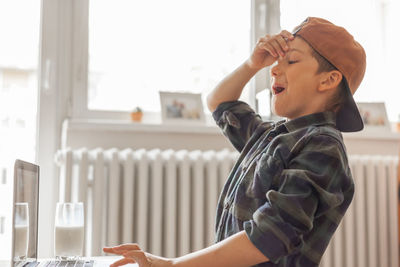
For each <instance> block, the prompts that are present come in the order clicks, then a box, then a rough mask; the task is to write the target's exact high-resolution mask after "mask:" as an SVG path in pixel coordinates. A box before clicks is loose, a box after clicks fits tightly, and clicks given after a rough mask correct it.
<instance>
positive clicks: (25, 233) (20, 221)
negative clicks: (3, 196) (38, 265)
mask: <svg viewBox="0 0 400 267" xmlns="http://www.w3.org/2000/svg"><path fill="white" fill-rule="evenodd" d="M14 216H15V217H14V230H15V231H14V233H15V238H14V240H15V241H14V260H15V261H20V260H23V259H25V258H26V257H27V254H28V243H29V208H28V203H27V202H17V203H15V215H14Z"/></svg>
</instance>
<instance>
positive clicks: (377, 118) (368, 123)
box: [357, 102, 391, 131]
mask: <svg viewBox="0 0 400 267" xmlns="http://www.w3.org/2000/svg"><path fill="white" fill-rule="evenodd" d="M357 107H358V110H359V111H360V115H361V118H362V120H363V122H364V128H365V130H367V131H390V130H391V127H390V122H389V119H388V116H387V112H386V106H385V103H383V102H358V103H357Z"/></svg>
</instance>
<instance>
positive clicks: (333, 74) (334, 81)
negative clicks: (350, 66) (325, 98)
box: [318, 70, 343, 93]
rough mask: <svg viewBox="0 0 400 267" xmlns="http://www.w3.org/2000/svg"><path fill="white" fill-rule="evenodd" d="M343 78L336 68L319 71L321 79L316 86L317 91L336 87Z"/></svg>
mask: <svg viewBox="0 0 400 267" xmlns="http://www.w3.org/2000/svg"><path fill="white" fill-rule="evenodd" d="M342 79H343V75H342V73H341V72H340V71H338V70H332V71H328V72H323V73H321V79H320V83H319V86H318V91H319V92H321V93H322V92H325V91H329V90H332V89H336V88H337V87H338V86H339V84H340V82H341V81H342Z"/></svg>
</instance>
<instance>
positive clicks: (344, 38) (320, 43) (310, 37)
mask: <svg viewBox="0 0 400 267" xmlns="http://www.w3.org/2000/svg"><path fill="white" fill-rule="evenodd" d="M292 34H293V35H294V36H296V35H299V36H301V37H302V38H303V39H304V40H305V41H306V42H307V43H308V44H309V45H310V46H311V47H312V48H313V49H314V50H315V51H317V52H318V53H319V54H320V55H321V56H323V57H324V58H326V59H327V60H328V61H329V62H330V63H331V64H332V65H334V66H335V67H336V68H337V69H338V70H339V71H340V72H341V73H342V74H343V76H344V79H345V84H346V92H345V94H346V99H345V101H344V103H343V104H342V106H341V108H340V109H339V110H338V112H337V114H336V127H337V128H338V129H339V130H340V131H342V132H356V131H361V130H362V129H363V128H364V123H363V121H362V119H361V115H360V112H359V111H358V108H357V105H356V103H355V102H354V98H353V94H354V93H355V92H356V90H357V88H358V87H359V86H360V83H361V81H362V79H363V77H364V74H365V68H366V55H365V51H364V49H363V47H362V46H361V45H360V44H359V43H358V42H357V41H356V40H354V37H353V36H352V35H351V34H350V33H349V32H348V31H347V30H346V29H345V28H343V27H339V26H336V25H335V24H333V23H331V22H329V21H327V20H325V19H321V18H315V17H308V18H307V19H306V20H305V21H303V22H302V23H301V24H300V25H299V26H297V27H296V28H295V29H294V30H293V32H292Z"/></svg>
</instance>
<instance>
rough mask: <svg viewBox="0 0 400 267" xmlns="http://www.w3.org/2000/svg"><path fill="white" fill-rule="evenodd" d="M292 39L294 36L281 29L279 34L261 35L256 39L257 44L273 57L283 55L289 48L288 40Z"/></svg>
mask: <svg viewBox="0 0 400 267" xmlns="http://www.w3.org/2000/svg"><path fill="white" fill-rule="evenodd" d="M292 40H294V36H293V35H292V34H291V33H290V32H288V31H286V30H283V31H281V32H280V33H279V34H276V35H273V36H269V35H266V36H265V37H261V38H260V39H259V41H258V45H259V46H260V47H261V48H263V49H265V50H266V51H268V52H269V53H270V54H271V56H273V57H275V58H276V57H279V56H281V57H284V56H285V54H286V52H287V51H288V50H289V46H288V42H289V41H292Z"/></svg>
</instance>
